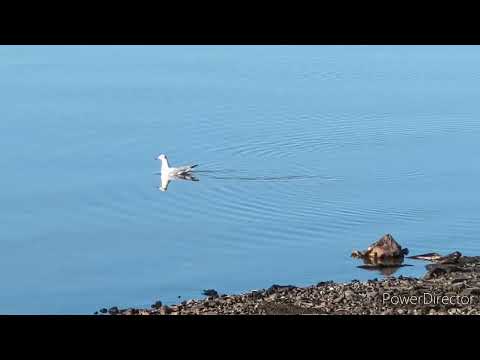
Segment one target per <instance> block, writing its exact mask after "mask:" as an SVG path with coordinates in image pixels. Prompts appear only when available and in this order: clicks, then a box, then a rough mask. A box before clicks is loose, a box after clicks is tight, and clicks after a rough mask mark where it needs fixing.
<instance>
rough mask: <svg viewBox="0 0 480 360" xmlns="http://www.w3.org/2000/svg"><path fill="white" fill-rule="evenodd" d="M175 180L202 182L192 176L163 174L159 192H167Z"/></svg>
mask: <svg viewBox="0 0 480 360" xmlns="http://www.w3.org/2000/svg"><path fill="white" fill-rule="evenodd" d="M174 180H187V181H200V180H198V178H196V177H195V176H193V175H192V174H183V175H170V174H168V173H162V174H161V176H160V186H159V187H158V190H160V191H167V189H168V185H169V184H170V181H174Z"/></svg>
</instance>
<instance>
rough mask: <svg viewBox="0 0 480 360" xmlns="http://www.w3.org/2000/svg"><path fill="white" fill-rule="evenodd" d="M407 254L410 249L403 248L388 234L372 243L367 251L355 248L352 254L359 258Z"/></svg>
mask: <svg viewBox="0 0 480 360" xmlns="http://www.w3.org/2000/svg"><path fill="white" fill-rule="evenodd" d="M407 254H408V249H406V248H405V249H403V248H402V247H401V246H400V244H399V243H397V242H396V241H395V239H394V238H393V236H392V235H390V234H386V235H384V236H382V237H381V238H380V239H379V240H378V241H376V242H375V243H373V244H372V245H370V246H369V247H368V248H367V250H366V251H358V250H354V251H353V252H352V255H351V256H352V257H358V258H374V259H386V258H396V257H403V256H404V255H407Z"/></svg>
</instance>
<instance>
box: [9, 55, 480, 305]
mask: <svg viewBox="0 0 480 360" xmlns="http://www.w3.org/2000/svg"><path fill="white" fill-rule="evenodd" d="M479 64H480V47H457V46H445V47H437V46H278V47H277V46H275V47H274V46H145V47H143V46H142V47H140V46H132V47H129V46H125V47H116V46H68V47H66V46H48V47H47V46H21V47H14V46H1V47H0V99H1V100H0V101H1V106H0V144H1V149H2V154H1V156H0V167H1V178H0V185H1V186H0V214H1V227H0V229H1V237H0V284H1V285H0V286H1V296H0V313H12V314H13V313H23V314H25V313H29V314H32V313H54V314H56V313H69V314H77V313H79V314H82V313H84V314H91V313H93V312H94V311H95V310H98V309H99V308H100V307H103V306H106V307H108V306H113V305H117V306H122V307H123V306H124V307H128V306H149V305H150V304H151V303H152V302H153V301H155V300H158V299H161V300H162V301H163V302H164V303H167V304H168V303H175V302H178V301H181V300H183V299H188V298H201V297H202V295H201V291H202V290H203V289H206V288H215V289H217V290H218V291H220V292H223V293H240V292H243V291H248V290H252V289H259V288H266V287H268V286H270V285H272V284H273V283H280V284H287V283H288V284H295V285H309V284H312V283H316V282H318V281H321V280H336V281H349V280H351V279H367V278H372V277H381V275H380V274H377V273H372V272H366V271H364V270H361V269H358V268H356V265H360V262H359V261H358V260H354V259H351V258H350V253H351V251H352V250H353V249H364V248H366V247H367V246H368V245H369V244H370V243H371V242H373V241H375V240H377V239H378V238H379V237H380V236H381V235H383V234H384V233H387V232H389V233H391V234H392V235H393V236H394V237H395V238H396V239H397V240H398V241H399V242H400V243H401V244H402V245H403V246H405V247H408V248H409V249H410V251H411V253H419V252H431V251H436V252H440V253H447V252H451V251H455V250H459V251H461V252H462V253H464V254H467V255H468V254H470V255H471V254H475V255H479V254H480V241H479V240H480V238H479V230H480V212H479V206H480V204H479V201H480V193H479V191H478V183H479V175H480V167H479V165H478V159H479V157H480V146H479V143H480V106H479V104H480V103H479V99H480V67H479ZM159 153H166V154H167V155H168V156H169V158H170V161H171V162H172V164H173V165H176V164H178V165H183V164H187V163H190V162H194V163H199V164H200V166H199V170H203V171H205V172H199V173H198V174H197V177H198V179H199V181H198V182H191V181H173V182H171V183H170V184H169V186H168V189H167V191H166V192H161V191H159V189H158V187H159V186H160V181H161V179H160V176H159V175H158V172H159V170H160V167H159V165H160V164H159V163H158V162H157V161H155V160H154V157H155V156H157V155H158V154H159ZM408 262H409V263H411V264H414V265H415V266H413V267H409V268H402V269H400V270H399V271H398V272H397V273H396V275H420V274H423V271H424V268H423V266H424V263H422V262H415V261H408ZM178 296H181V297H182V298H181V300H179V299H178V298H177V297H178Z"/></svg>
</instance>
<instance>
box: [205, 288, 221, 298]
mask: <svg viewBox="0 0 480 360" xmlns="http://www.w3.org/2000/svg"><path fill="white" fill-rule="evenodd" d="M203 295H205V296H213V297H218V292H217V291H216V290H214V289H207V290H203Z"/></svg>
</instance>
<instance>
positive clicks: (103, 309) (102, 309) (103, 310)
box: [100, 308, 108, 314]
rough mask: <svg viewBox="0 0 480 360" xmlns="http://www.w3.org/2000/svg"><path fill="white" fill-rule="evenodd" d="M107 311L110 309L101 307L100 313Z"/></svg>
mask: <svg viewBox="0 0 480 360" xmlns="http://www.w3.org/2000/svg"><path fill="white" fill-rule="evenodd" d="M107 312H108V310H107V309H105V308H101V309H100V313H102V314H106V313H107Z"/></svg>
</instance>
